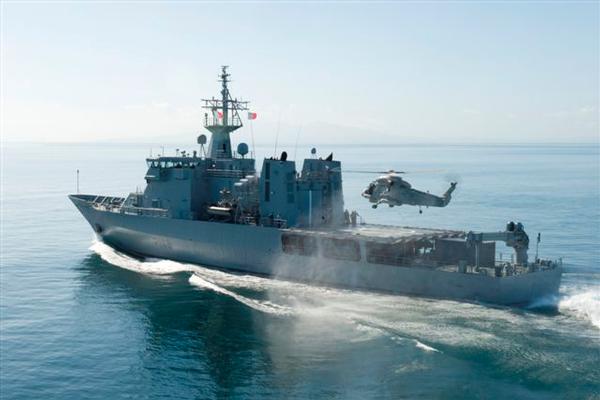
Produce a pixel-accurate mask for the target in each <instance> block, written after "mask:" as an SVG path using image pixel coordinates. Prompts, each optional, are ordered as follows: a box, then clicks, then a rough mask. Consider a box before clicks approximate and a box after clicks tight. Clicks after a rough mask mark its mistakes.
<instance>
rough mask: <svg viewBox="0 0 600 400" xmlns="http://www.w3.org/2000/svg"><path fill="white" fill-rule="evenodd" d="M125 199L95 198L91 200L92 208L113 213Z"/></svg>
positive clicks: (111, 197) (113, 197) (112, 197)
mask: <svg viewBox="0 0 600 400" xmlns="http://www.w3.org/2000/svg"><path fill="white" fill-rule="evenodd" d="M124 201H125V199H124V198H123V197H115V196H96V197H95V198H94V199H93V200H91V201H90V202H91V204H92V207H94V208H95V209H97V210H102V211H114V210H117V209H119V208H120V207H121V205H122V204H123V202H124Z"/></svg>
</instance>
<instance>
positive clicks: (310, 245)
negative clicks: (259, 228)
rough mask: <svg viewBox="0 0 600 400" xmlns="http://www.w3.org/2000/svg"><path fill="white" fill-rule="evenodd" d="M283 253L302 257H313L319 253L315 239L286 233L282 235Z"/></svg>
mask: <svg viewBox="0 0 600 400" xmlns="http://www.w3.org/2000/svg"><path fill="white" fill-rule="evenodd" d="M281 244H282V246H283V252H284V253H287V254H297V255H301V256H311V255H315V254H316V253H317V241H316V239H315V238H314V237H311V236H306V235H296V234H293V233H284V234H283V235H281Z"/></svg>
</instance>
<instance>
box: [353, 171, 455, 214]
mask: <svg viewBox="0 0 600 400" xmlns="http://www.w3.org/2000/svg"><path fill="white" fill-rule="evenodd" d="M356 172H358V171H356ZM360 172H362V173H364V172H366V171H364V172H363V171H360ZM375 173H383V174H385V175H382V176H380V177H379V178H377V179H375V180H374V181H373V182H371V183H370V184H369V186H368V187H367V188H366V189H365V190H364V191H363V192H362V196H363V197H364V198H366V199H368V200H369V202H371V203H374V204H373V205H372V206H371V207H373V208H377V206H378V205H379V204H387V205H388V206H390V207H394V206H401V205H403V204H406V205H411V206H419V213H423V211H422V210H421V206H425V207H446V206H447V205H448V203H450V200H451V199H452V192H454V190H455V189H456V184H457V182H451V183H450V187H449V188H448V190H446V192H445V193H444V194H443V195H441V196H436V195H433V194H430V193H427V192H423V191H420V190H417V189H413V188H412V186H411V184H410V183H408V182H407V181H406V180H404V179H402V177H401V176H400V174H404V173H405V172H402V171H400V172H396V171H394V170H390V171H385V172H382V171H377V172H375Z"/></svg>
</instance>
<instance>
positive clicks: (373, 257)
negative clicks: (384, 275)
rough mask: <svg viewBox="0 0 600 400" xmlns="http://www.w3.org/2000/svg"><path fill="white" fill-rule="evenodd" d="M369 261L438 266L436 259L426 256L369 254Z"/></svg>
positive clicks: (415, 265)
mask: <svg viewBox="0 0 600 400" xmlns="http://www.w3.org/2000/svg"><path fill="white" fill-rule="evenodd" d="M367 262H369V263H373V264H384V265H396V266H399V267H423V266H426V267H432V268H436V267H438V265H439V263H438V262H437V261H436V260H433V259H431V258H426V257H406V256H387V255H383V254H373V253H370V254H368V255H367Z"/></svg>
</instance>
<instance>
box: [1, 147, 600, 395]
mask: <svg viewBox="0 0 600 400" xmlns="http://www.w3.org/2000/svg"><path fill="white" fill-rule="evenodd" d="M280 147H281V146H280ZM284 149H285V147H284ZM157 150H158V147H155V148H154V152H156V151H157ZM167 150H168V151H169V152H171V151H172V150H169V149H167ZM188 150H192V148H191V147H190V148H189V149H188ZM287 150H288V152H289V153H290V154H291V155H293V153H294V150H293V149H290V148H287ZM149 151H150V146H149V145H107V144H101V145H91V144H90V145H43V144H7V145H5V147H4V148H3V150H2V152H3V153H2V198H1V203H2V215H1V217H2V231H1V235H2V248H1V254H2V259H1V276H0V277H1V304H0V312H1V314H0V317H1V324H0V334H1V337H0V397H1V398H2V399H7V400H8V399H41V398H44V399H115V398H151V399H155V398H175V399H204V398H276V399H282V398H285V399H288V398H290V399H291V398H311V399H312V398H340V399H346V398H351V399H354V398H356V399H364V398H383V399H398V398H409V399H414V398H424V399H430V398H442V399H454V398H460V399H466V398H487V399H565V398H572V399H586V398H596V399H597V398H599V396H600V266H599V264H600V155H599V148H598V146H597V145H570V146H569V145H565V146H540V145H532V146H528V145H518V146H517V145H514V146H387V147H339V146H320V148H319V154H320V155H322V156H326V155H327V154H329V152H330V151H334V156H335V158H336V159H339V160H341V161H342V162H343V163H344V167H345V168H346V169H348V170H382V169H389V168H394V169H401V170H408V171H411V170H412V171H418V170H422V169H428V170H430V169H434V170H437V172H429V173H422V174H413V175H408V176H407V179H409V180H410V181H411V183H412V184H413V186H414V187H417V188H422V189H425V190H430V191H431V192H435V193H443V191H445V190H446V188H447V185H448V181H450V180H458V182H459V185H458V189H457V191H456V192H455V195H454V199H453V201H452V203H451V204H450V205H449V206H448V207H447V208H444V209H424V210H423V214H419V213H418V210H417V209H415V208H409V207H397V208H393V209H390V208H385V207H382V208H379V209H377V210H372V209H371V208H370V207H369V204H367V203H366V201H364V199H362V198H361V197H360V191H361V190H362V189H363V187H364V186H366V185H367V183H368V181H369V180H370V179H371V176H369V175H364V174H350V173H348V174H345V175H344V190H345V195H346V206H347V207H348V208H350V209H356V210H357V211H358V212H359V213H360V214H361V215H362V217H363V218H364V219H365V220H366V221H367V222H373V223H386V224H401V225H410V226H428V227H448V228H457V229H474V230H486V231H489V230H499V229H503V227H504V226H505V224H506V222H507V221H509V220H514V221H521V222H523V224H524V225H525V228H526V229H527V230H528V232H529V233H530V236H532V237H535V235H536V233H537V232H542V242H541V245H540V255H541V256H543V257H547V258H558V257H563V259H564V262H565V265H566V272H565V274H564V278H563V283H562V286H561V290H560V292H561V293H560V298H558V299H554V300H551V299H545V300H544V301H543V302H541V303H540V304H539V306H540V307H538V308H535V307H534V308H531V309H513V308H503V307H490V306H483V305H476V304H466V303H458V302H452V301H438V300H428V299H419V298H411V297H403V296H390V295H383V294H376V293H367V292H360V291H352V290H339V289H328V288H322V287H312V286H308V285H304V284H296V283H290V282H283V281H274V280H269V279H263V278H258V277H251V276H240V275H235V274H228V273H223V272H216V271H211V270H209V269H206V268H203V267H202V266H192V265H185V264H180V263H176V262H172V261H167V260H156V259H153V260H145V261H140V260H136V259H134V258H131V257H129V256H127V255H124V254H120V253H117V252H115V251H114V250H112V249H111V248H110V247H108V246H106V245H104V244H102V243H98V242H96V241H95V239H94V237H93V235H92V230H91V229H90V227H89V226H88V225H87V223H86V222H85V221H84V219H83V218H82V217H81V216H80V215H79V214H78V212H77V210H76V209H75V208H74V207H73V206H72V204H70V202H69V201H68V200H67V197H66V195H67V194H68V193H72V192H74V191H75V190H76V189H75V188H76V179H75V171H76V169H80V171H81V178H80V180H81V183H80V185H81V192H84V193H103V194H114V195H125V194H127V193H128V192H130V191H133V190H135V189H136V186H138V187H143V184H144V182H143V176H144V173H145V162H144V157H146V156H147V155H148V153H149ZM269 152H270V149H267V148H259V149H258V150H257V153H258V154H259V155H265V154H267V153H269ZM306 155H308V148H305V147H300V148H299V149H298V159H300V158H303V157H304V156H306ZM499 250H500V251H505V254H506V256H508V254H509V249H508V248H503V247H499ZM533 251H535V249H533ZM190 271H195V272H196V273H197V276H194V277H193V278H192V274H191V272H190ZM549 304H550V305H552V304H555V305H557V311H551V309H552V307H550V308H548V307H546V306H548V305H549Z"/></svg>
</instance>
